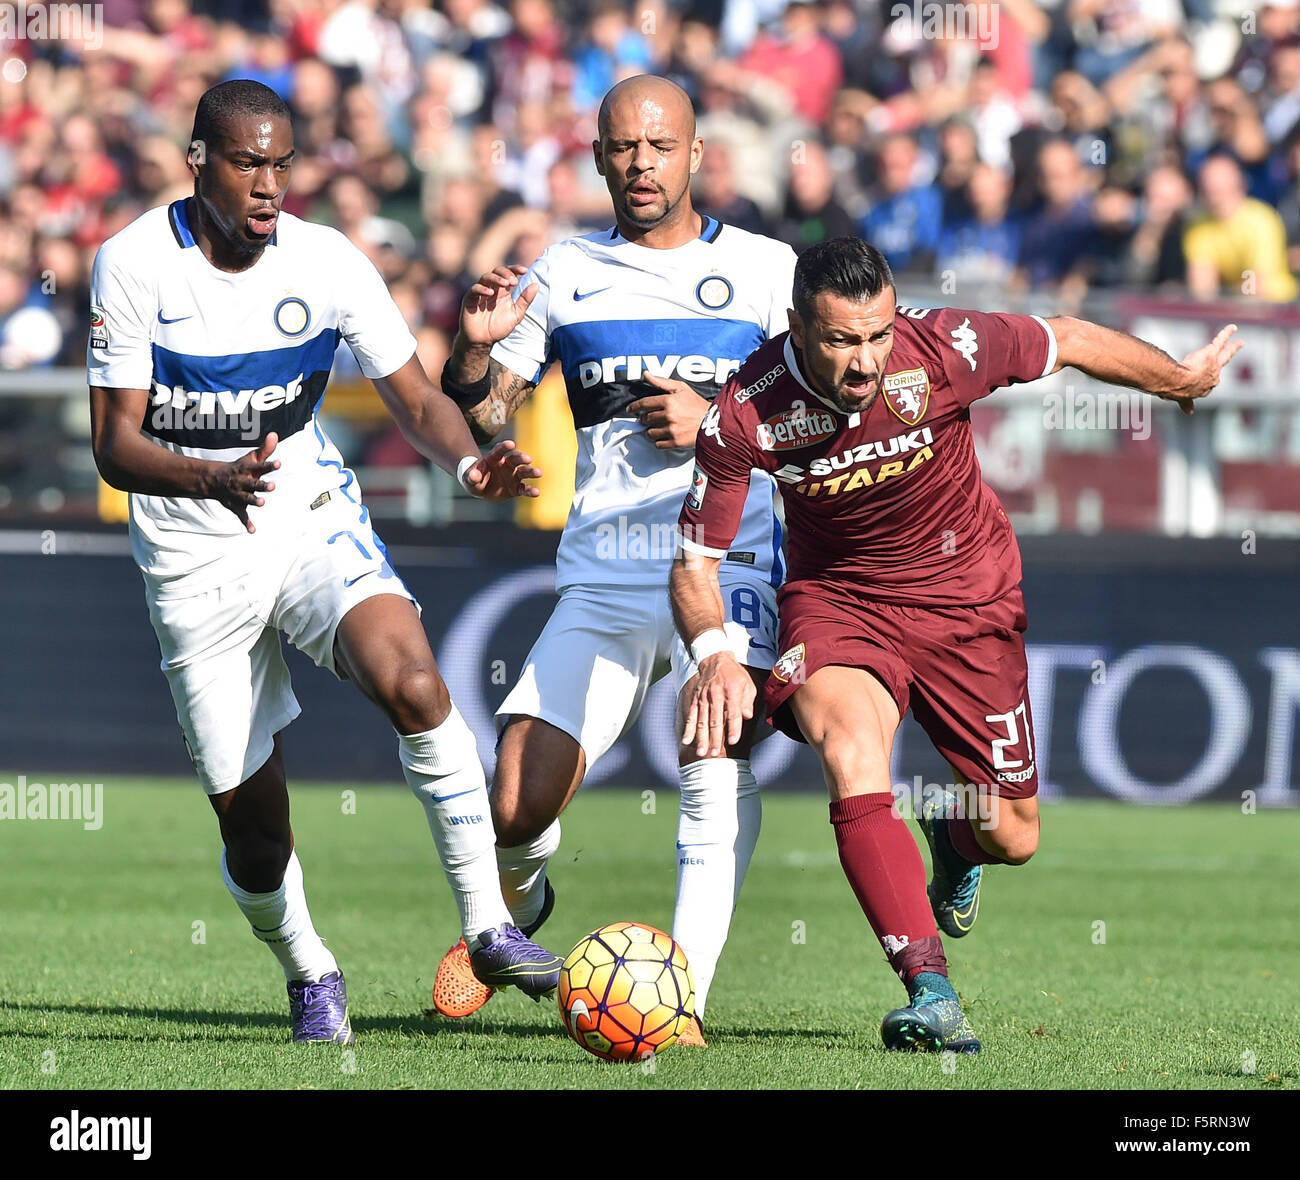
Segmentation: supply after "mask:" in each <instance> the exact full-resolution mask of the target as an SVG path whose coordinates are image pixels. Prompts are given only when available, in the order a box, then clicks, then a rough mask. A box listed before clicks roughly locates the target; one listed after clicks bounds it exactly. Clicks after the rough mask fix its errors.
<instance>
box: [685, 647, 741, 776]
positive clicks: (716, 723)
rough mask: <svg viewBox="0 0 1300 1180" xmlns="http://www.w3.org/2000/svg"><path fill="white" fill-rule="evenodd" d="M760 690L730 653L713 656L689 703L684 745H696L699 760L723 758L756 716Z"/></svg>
mask: <svg viewBox="0 0 1300 1180" xmlns="http://www.w3.org/2000/svg"><path fill="white" fill-rule="evenodd" d="M757 695H758V690H757V689H755V687H754V682H753V680H752V679H750V676H749V673H748V672H746V671H745V669H744V668H742V667H741V666H740V664H739V663H737V661H736V657H735V656H733V655H732V654H731V653H730V652H727V651H722V652H718V653H717V654H716V655H711V656H709V657H708V658H707V659H706V660H705V661H704V662H703V663H702V664H701V665H700V674H699V676H698V677H696V679H695V689H694V691H693V692H692V693H691V695H690V699H689V700H687V701H685V702H684V703H685V708H686V720H685V721H684V722H683V723H682V745H683V746H690V745H694V746H695V755H696V757H697V758H719V757H721V756H722V755H723V754H724V753H725V752H726V747H727V746H734V745H735V744H736V743H737V742H738V741H740V735H741V733H742V732H743V730H744V727H745V722H746V721H748V720H749V719H750V718H751V717H753V716H754V699H755V697H756V696H757Z"/></svg>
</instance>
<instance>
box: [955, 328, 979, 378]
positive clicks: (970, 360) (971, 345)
mask: <svg viewBox="0 0 1300 1180" xmlns="http://www.w3.org/2000/svg"><path fill="white" fill-rule="evenodd" d="M952 346H953V348H955V349H956V350H957V352H959V353H960V354H961V356H962V358H963V359H964V360H965V361H966V363H967V364H968V365H970V371H971V372H972V373H973V372H975V354H976V353H977V352H979V350H980V342H979V338H978V337H977V336H976V335H975V329H974V328H972V327H971V326H970V316H967V317H966V318H965V319H964V320H962V322H961V323H960V324H958V325H957V326H956V327H955V328H954V329H953V330H952Z"/></svg>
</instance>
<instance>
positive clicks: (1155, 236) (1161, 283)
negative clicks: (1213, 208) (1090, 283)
mask: <svg viewBox="0 0 1300 1180" xmlns="http://www.w3.org/2000/svg"><path fill="white" fill-rule="evenodd" d="M1191 203H1192V186H1191V183H1190V182H1189V181H1188V179H1187V177H1186V176H1184V175H1183V173H1182V172H1181V170H1179V169H1178V168H1176V167H1174V166H1173V165H1172V164H1164V165H1161V166H1160V167H1158V168H1153V169H1152V170H1151V172H1150V173H1149V174H1148V175H1147V178H1146V183H1145V185H1144V187H1143V194H1142V209H1141V215H1140V217H1139V220H1138V225H1137V229H1136V231H1135V232H1134V234H1133V238H1132V241H1131V242H1130V243H1129V260H1130V265H1129V271H1128V280H1129V282H1131V283H1132V284H1134V285H1135V286H1138V287H1168V286H1171V285H1174V284H1178V285H1181V284H1182V282H1183V281H1184V279H1185V278H1186V275H1187V260H1186V258H1185V257H1184V255H1183V233H1184V230H1185V228H1186V225H1187V211H1188V208H1189V207H1190V206H1191Z"/></svg>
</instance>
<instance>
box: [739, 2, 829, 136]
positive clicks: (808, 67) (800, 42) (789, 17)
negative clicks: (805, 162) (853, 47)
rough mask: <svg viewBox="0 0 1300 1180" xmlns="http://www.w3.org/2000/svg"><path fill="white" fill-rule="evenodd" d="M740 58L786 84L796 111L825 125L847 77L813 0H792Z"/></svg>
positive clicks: (743, 64)
mask: <svg viewBox="0 0 1300 1180" xmlns="http://www.w3.org/2000/svg"><path fill="white" fill-rule="evenodd" d="M739 60H740V66H741V68H742V69H744V70H747V71H748V72H750V73H753V74H758V75H761V76H762V77H763V78H765V79H767V81H768V82H769V83H771V84H775V85H777V86H779V87H781V88H783V89H784V90H785V91H786V92H787V93H788V94H789V95H790V97H791V99H792V100H793V103H794V109H795V111H796V112H797V113H798V114H799V115H800V116H802V117H803V118H804V119H807V120H808V121H809V122H810V123H814V124H817V125H819V126H820V125H821V124H822V123H824V122H825V121H826V117H827V115H829V114H830V110H831V101H832V100H833V99H834V97H835V92H836V91H837V90H838V89H839V88H840V82H841V81H842V79H843V77H844V64H843V63H842V62H841V61H840V55H839V50H837V49H836V48H835V44H834V42H832V41H831V40H830V39H829V38H828V37H826V36H824V35H823V33H822V31H821V29H820V28H819V26H818V22H817V7H816V5H815V4H814V3H812V2H811V0H790V3H789V5H788V6H787V7H786V10H785V14H784V16H782V18H781V20H780V22H779V23H778V24H777V26H776V27H775V28H774V29H773V30H772V31H771V32H762V33H759V34H758V36H757V37H755V38H754V44H753V45H752V46H751V47H750V48H749V49H748V50H746V51H745V52H744V53H743V54H741V56H740V59H739Z"/></svg>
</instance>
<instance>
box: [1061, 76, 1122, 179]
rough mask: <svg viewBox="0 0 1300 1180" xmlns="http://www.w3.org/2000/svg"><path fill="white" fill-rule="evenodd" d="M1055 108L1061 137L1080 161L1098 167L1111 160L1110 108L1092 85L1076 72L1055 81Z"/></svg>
mask: <svg viewBox="0 0 1300 1180" xmlns="http://www.w3.org/2000/svg"><path fill="white" fill-rule="evenodd" d="M1051 97H1052V106H1053V107H1054V108H1055V110H1054V114H1056V115H1057V116H1058V117H1059V120H1060V126H1059V134H1060V135H1062V136H1063V137H1064V138H1066V139H1068V140H1069V141H1070V143H1071V144H1072V145H1073V147H1074V150H1075V152H1076V154H1077V155H1078V156H1079V158H1080V159H1081V160H1089V161H1092V162H1094V163H1096V164H1097V165H1099V166H1100V165H1104V164H1107V163H1109V162H1110V160H1111V156H1112V149H1111V132H1110V117H1111V110H1110V104H1109V103H1108V102H1107V101H1106V99H1105V98H1104V97H1103V96H1102V93H1101V91H1099V90H1098V89H1097V88H1096V87H1095V86H1094V85H1093V84H1092V83H1091V82H1089V81H1088V79H1087V78H1085V77H1084V76H1083V75H1082V74H1080V73H1076V72H1075V71H1074V70H1065V71H1063V72H1062V73H1060V74H1057V76H1056V77H1055V78H1053V79H1052V90H1051Z"/></svg>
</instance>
